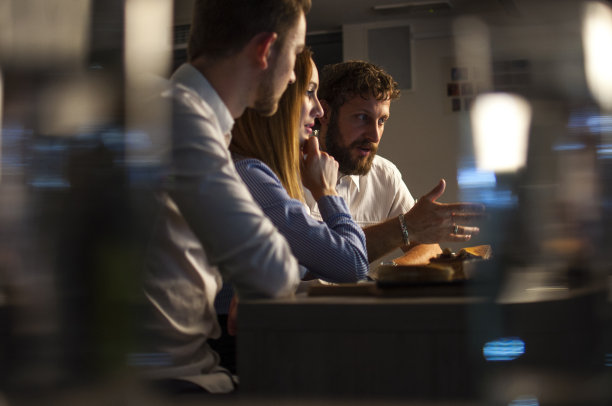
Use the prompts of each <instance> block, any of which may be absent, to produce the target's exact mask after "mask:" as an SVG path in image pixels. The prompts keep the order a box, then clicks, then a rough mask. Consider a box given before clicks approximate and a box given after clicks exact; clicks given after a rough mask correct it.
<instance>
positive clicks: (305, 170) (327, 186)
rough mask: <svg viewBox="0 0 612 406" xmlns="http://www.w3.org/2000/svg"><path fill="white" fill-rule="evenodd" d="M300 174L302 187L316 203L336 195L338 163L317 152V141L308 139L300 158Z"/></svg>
mask: <svg viewBox="0 0 612 406" xmlns="http://www.w3.org/2000/svg"><path fill="white" fill-rule="evenodd" d="M300 173H301V176H302V183H303V184H304V187H305V188H307V189H308V190H310V193H312V196H313V197H314V198H315V200H316V201H318V200H319V199H320V198H321V197H323V196H330V195H337V194H338V193H337V192H336V182H337V180H338V162H336V160H335V159H334V158H333V157H332V156H330V155H328V154H327V153H326V152H323V151H320V150H319V140H318V139H317V138H316V137H310V138H309V139H308V140H306V142H305V143H304V148H303V153H302V154H301V156H300Z"/></svg>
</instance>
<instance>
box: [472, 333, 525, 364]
mask: <svg viewBox="0 0 612 406" xmlns="http://www.w3.org/2000/svg"><path fill="white" fill-rule="evenodd" d="M482 353H483V355H484V357H485V359H486V360H487V361H512V360H514V359H516V358H518V357H520V356H521V355H523V354H524V353H525V343H524V342H523V340H521V339H520V338H516V337H507V338H499V339H497V340H493V341H489V342H488V343H486V344H485V345H484V347H483V349H482Z"/></svg>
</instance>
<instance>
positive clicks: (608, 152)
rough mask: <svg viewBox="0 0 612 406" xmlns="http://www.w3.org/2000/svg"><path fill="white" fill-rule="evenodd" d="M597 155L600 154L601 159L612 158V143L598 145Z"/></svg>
mask: <svg viewBox="0 0 612 406" xmlns="http://www.w3.org/2000/svg"><path fill="white" fill-rule="evenodd" d="M597 155H600V156H599V158H600V159H610V158H612V144H603V145H600V146H599V147H597Z"/></svg>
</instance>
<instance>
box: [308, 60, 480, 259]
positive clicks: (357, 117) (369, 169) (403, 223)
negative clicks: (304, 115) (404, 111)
mask: <svg viewBox="0 0 612 406" xmlns="http://www.w3.org/2000/svg"><path fill="white" fill-rule="evenodd" d="M399 93H400V92H399V89H398V88H397V83H396V82H395V81H394V80H393V78H392V77H391V76H390V75H389V74H388V73H386V72H385V71H384V70H382V69H381V68H379V67H378V66H375V65H373V64H371V63H368V62H364V61H349V62H342V63H337V64H334V65H328V66H326V67H324V69H323V70H322V72H321V80H320V85H319V98H320V100H321V105H322V106H323V111H324V115H323V117H321V118H319V123H320V133H319V140H320V145H321V149H322V150H324V151H326V152H327V153H328V154H330V155H332V156H333V157H334V158H335V159H336V161H338V163H339V172H340V173H341V174H342V175H341V176H340V177H339V180H338V184H337V188H336V189H337V191H338V193H339V194H340V196H342V197H343V198H344V199H345V201H346V202H347V204H348V206H349V210H350V212H351V215H352V216H353V218H354V219H355V221H356V222H357V224H359V225H361V226H362V227H363V228H364V232H365V235H366V242H367V249H368V259H369V261H370V262H373V261H375V260H377V259H379V258H380V257H382V256H383V255H385V254H387V253H389V252H391V251H392V250H394V249H396V248H398V247H400V248H402V249H403V250H404V251H408V252H409V254H408V255H406V256H405V257H404V258H403V261H404V262H403V263H404V264H414V263H426V262H427V261H428V260H429V259H430V258H431V257H433V256H436V255H437V254H439V253H440V252H441V250H440V246H439V245H438V244H437V243H438V242H442V241H452V242H465V241H468V240H469V239H470V238H471V236H472V235H473V234H476V233H478V231H479V229H478V228H477V227H472V226H469V224H470V221H471V220H472V219H473V218H477V217H479V213H482V211H483V210H484V207H483V206H482V205H480V204H470V203H452V204H444V203H438V202H436V199H438V198H439V197H440V196H441V195H442V194H443V193H444V188H445V182H444V180H441V181H440V183H439V184H438V185H437V186H436V187H435V188H434V189H433V190H432V191H431V192H429V193H428V194H426V195H425V196H423V197H422V198H421V199H419V201H418V202H415V200H414V199H413V197H412V195H411V194H410V192H409V191H408V188H407V187H406V185H405V184H404V182H403V180H402V175H401V173H400V172H399V170H398V169H397V167H396V166H395V165H394V164H393V163H391V162H390V161H388V160H387V159H385V158H383V157H381V156H378V155H376V151H377V150H378V145H379V143H380V140H381V137H382V134H383V131H384V128H385V122H386V121H387V120H388V119H389V115H390V112H389V109H390V106H391V101H392V100H394V99H396V98H398V97H399ZM306 201H307V204H308V206H309V207H310V209H311V213H312V214H313V216H314V217H318V209H317V207H316V202H314V199H312V196H310V195H309V194H306Z"/></svg>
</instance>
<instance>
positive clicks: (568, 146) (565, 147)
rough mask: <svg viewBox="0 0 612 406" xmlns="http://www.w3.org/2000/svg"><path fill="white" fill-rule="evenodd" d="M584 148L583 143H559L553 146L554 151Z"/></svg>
mask: <svg viewBox="0 0 612 406" xmlns="http://www.w3.org/2000/svg"><path fill="white" fill-rule="evenodd" d="M581 149H584V144H578V143H577V144H559V145H555V146H554V147H553V150H554V151H578V150H581Z"/></svg>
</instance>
